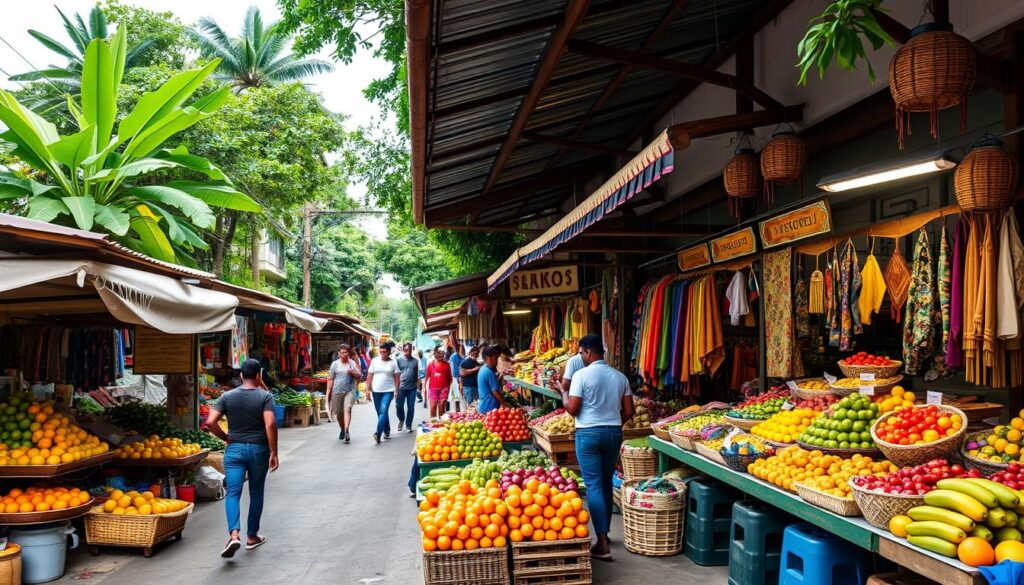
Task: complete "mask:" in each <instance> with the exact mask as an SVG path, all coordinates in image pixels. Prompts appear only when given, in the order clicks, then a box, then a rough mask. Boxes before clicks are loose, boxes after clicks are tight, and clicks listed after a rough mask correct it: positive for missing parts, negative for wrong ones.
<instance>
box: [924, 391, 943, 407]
mask: <svg viewBox="0 0 1024 585" xmlns="http://www.w3.org/2000/svg"><path fill="white" fill-rule="evenodd" d="M927 402H928V404H942V392H933V391H932V390H929V391H928V398H927Z"/></svg>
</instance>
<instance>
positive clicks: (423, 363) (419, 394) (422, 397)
mask: <svg viewBox="0 0 1024 585" xmlns="http://www.w3.org/2000/svg"><path fill="white" fill-rule="evenodd" d="M416 356H417V357H418V358H419V361H420V368H419V369H420V381H419V384H418V385H417V386H416V400H417V401H418V402H420V403H421V404H426V400H427V398H426V387H425V386H424V385H423V380H425V379H426V378H427V352H425V351H423V350H422V349H419V350H416Z"/></svg>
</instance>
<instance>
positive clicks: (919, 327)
mask: <svg viewBox="0 0 1024 585" xmlns="http://www.w3.org/2000/svg"><path fill="white" fill-rule="evenodd" d="M913 266H914V269H913V275H912V276H911V278H910V288H909V289H908V292H907V308H906V317H905V319H906V323H904V326H903V367H904V370H905V371H906V372H907V373H908V374H910V375H912V376H914V375H917V374H919V373H921V371H922V370H923V369H924V362H925V361H926V360H928V359H929V358H931V357H932V354H933V353H934V351H935V347H934V345H935V344H934V340H935V314H934V308H935V281H934V279H933V275H932V251H931V247H930V246H929V245H928V232H927V231H925V230H923V229H922V230H921V231H920V232H918V236H917V244H916V245H915V246H914V261H913Z"/></svg>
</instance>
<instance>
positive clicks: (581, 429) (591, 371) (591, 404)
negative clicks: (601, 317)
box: [562, 335, 634, 561]
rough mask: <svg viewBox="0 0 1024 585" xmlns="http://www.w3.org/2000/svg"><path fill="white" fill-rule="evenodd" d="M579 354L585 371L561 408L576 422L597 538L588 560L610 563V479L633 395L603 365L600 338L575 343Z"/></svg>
mask: <svg viewBox="0 0 1024 585" xmlns="http://www.w3.org/2000/svg"><path fill="white" fill-rule="evenodd" d="M579 355H580V357H581V358H582V360H583V363H584V368H583V369H580V370H578V371H576V372H574V373H573V374H572V382H571V384H570V388H569V391H568V392H562V403H563V404H565V410H566V411H567V412H568V413H569V414H571V415H572V416H573V417H575V418H576V458H577V459H578V460H579V463H580V470H581V471H582V472H583V481H584V483H586V484H587V505H588V508H589V509H590V518H591V521H592V522H593V524H594V532H595V533H596V534H597V544H596V545H594V547H593V548H591V549H590V556H591V557H592V558H595V559H597V560H600V561H610V560H611V558H612V552H611V545H610V544H609V542H608V531H609V529H610V527H611V512H612V475H613V474H614V473H615V466H616V464H618V461H619V448H620V447H621V446H622V425H624V424H625V423H626V421H628V420H629V419H631V418H633V414H634V407H633V393H632V392H630V390H629V380H627V379H626V376H624V375H623V374H622V372H620V371H618V370H616V369H615V368H613V367H611V366H609V365H608V363H607V362H605V361H604V342H603V341H602V340H601V336H600V335H587V336H584V337H583V339H580V353H579ZM566 369H568V367H567V368H566Z"/></svg>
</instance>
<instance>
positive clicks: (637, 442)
mask: <svg viewBox="0 0 1024 585" xmlns="http://www.w3.org/2000/svg"><path fill="white" fill-rule="evenodd" d="M626 445H628V446H630V447H633V448H634V449H646V448H648V447H650V443H648V442H647V437H639V438H636V439H630V440H628V441H626Z"/></svg>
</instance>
